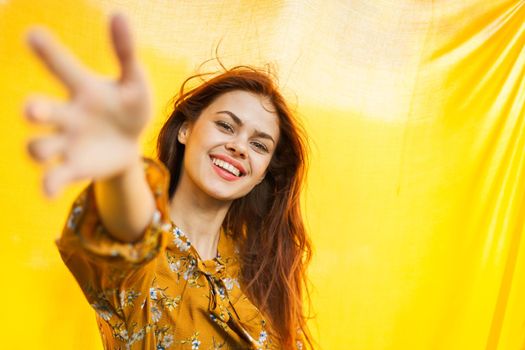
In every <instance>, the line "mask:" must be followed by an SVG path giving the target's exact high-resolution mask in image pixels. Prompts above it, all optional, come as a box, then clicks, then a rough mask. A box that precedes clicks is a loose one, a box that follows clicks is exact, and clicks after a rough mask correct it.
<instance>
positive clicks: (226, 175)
mask: <svg viewBox="0 0 525 350" xmlns="http://www.w3.org/2000/svg"><path fill="white" fill-rule="evenodd" d="M211 167H212V168H213V170H214V171H215V172H216V173H217V175H219V176H220V177H222V178H223V179H224V180H226V181H236V180H239V179H240V177H239V176H235V175H233V174H232V173H230V172H229V171H227V170H225V169H223V168H221V167H220V166H218V165H215V164H213V161H211Z"/></svg>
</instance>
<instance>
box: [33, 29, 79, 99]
mask: <svg viewBox="0 0 525 350" xmlns="http://www.w3.org/2000/svg"><path fill="white" fill-rule="evenodd" d="M27 41H28V44H29V46H30V47H31V49H32V50H33V51H34V52H35V54H36V55H37V56H38V57H39V58H40V59H41V60H42V62H43V63H44V64H45V65H46V67H47V68H48V69H49V70H50V71H51V72H52V73H53V74H54V75H55V76H56V77H57V78H58V79H60V80H61V81H62V82H63V83H64V84H65V85H66V86H67V88H68V89H69V90H70V91H71V92H74V91H76V90H77V88H78V86H80V84H81V82H82V81H83V80H84V79H85V77H86V76H87V72H86V70H85V69H84V68H83V67H82V65H81V64H80V63H79V62H78V61H77V60H76V59H75V58H74V57H73V55H72V54H71V53H70V52H69V51H68V50H67V49H66V48H65V47H64V46H62V45H60V44H59V43H58V42H57V41H56V40H55V39H54V38H53V36H52V35H51V34H50V33H48V32H47V31H45V30H44V29H42V28H36V29H32V30H31V31H30V32H29V33H28V35H27Z"/></svg>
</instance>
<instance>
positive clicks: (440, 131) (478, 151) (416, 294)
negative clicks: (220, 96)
mask: <svg viewBox="0 0 525 350" xmlns="http://www.w3.org/2000/svg"><path fill="white" fill-rule="evenodd" d="M116 9H119V10H121V11H123V12H125V13H126V14H127V15H128V17H129V18H130V20H131V22H132V25H133V28H134V32H135V34H136V38H137V44H138V48H139V54H140V57H141V59H142V60H143V62H144V63H145V64H146V66H147V69H148V71H149V73H150V77H151V82H152V85H153V86H154V89H155V94H156V103H157V109H156V119H155V121H154V122H153V123H152V124H151V126H150V128H149V129H148V130H147V132H146V133H145V135H144V151H145V153H146V154H150V155H151V154H152V150H153V146H154V140H155V136H156V134H157V132H158V130H159V127H160V125H161V124H162V122H163V118H164V116H165V115H166V111H167V108H166V106H167V104H166V103H167V101H169V99H170V98H171V97H172V96H173V95H174V93H175V91H176V90H177V89H178V88H179V86H180V84H181V83H182V81H183V80H184V78H185V77H187V76H188V75H189V74H190V73H192V72H193V70H194V69H195V68H196V67H197V66H198V65H199V64H200V63H201V62H203V61H205V60H206V59H209V58H211V57H212V56H213V52H214V49H215V47H216V46H217V44H218V43H219V42H220V48H219V53H220V55H221V57H222V59H223V61H224V62H225V63H226V64H227V65H233V64H255V65H258V64H263V63H266V62H273V63H275V64H276V65H277V66H278V67H279V76H280V82H281V86H282V87H283V89H284V91H285V94H286V95H287V96H288V97H289V98H290V101H292V103H293V104H294V105H296V106H297V107H298V110H299V113H300V115H301V116H302V118H303V120H304V121H305V124H306V126H307V129H308V131H309V134H310V137H311V144H312V162H311V163H312V166H311V173H310V178H309V182H308V188H307V191H306V200H305V202H304V207H305V212H306V216H307V220H308V224H309V227H310V229H311V233H312V236H313V240H314V244H315V248H316V255H315V258H314V261H313V264H312V268H311V274H310V278H311V280H312V283H313V285H314V293H313V304H314V308H315V311H316V313H317V318H316V320H315V321H313V322H311V327H312V329H313V332H314V335H315V337H316V339H317V341H318V342H319V343H320V344H321V346H322V347H323V348H324V349H358V350H361V349H364V350H385V349H386V350H390V349H396V350H397V349H443V350H455V349H457V350H465V349H469V350H470V349H480V350H481V349H485V350H489V349H498V350H523V349H525V237H524V219H525V168H524V167H525V164H524V162H525V154H524V149H525V135H524V132H525V124H524V123H525V109H524V108H525V107H524V106H525V79H524V78H525V76H524V75H525V68H524V67H525V48H524V45H525V1H523V0H438V1H423V0H419V1H417V0H396V1H391V0H373V1H372V0H349V1H335V0H333V1H326V0H310V1H256V0H251V1H248V0H246V1H227V0H217V1H213V0H207V1H204V0H199V1H160V0H155V1H139V0H135V1H131V0H130V1H125V0H118V1H117V0H112V1H102V0H92V1H62V0H53V1H51V0H49V1H28V0H0V89H1V91H2V93H1V95H0V101H1V108H2V116H1V121H2V122H1V124H0V126H1V128H2V131H1V132H2V137H1V138H0V140H1V145H0V146H1V147H0V152H1V164H2V171H1V175H0V176H1V185H0V198H1V207H0V209H1V217H2V221H3V223H4V229H3V233H2V234H1V235H0V247H1V255H0V263H1V266H2V288H1V289H0V298H1V300H2V302H3V307H2V315H1V324H0V329H1V333H2V340H3V345H2V346H1V347H2V348H3V349H30V348H37V349H100V348H101V342H100V340H99V335H98V330H97V328H96V325H95V320H94V313H93V311H92V310H91V309H90V307H89V305H88V304H87V302H86V301H85V300H84V297H83V295H82V294H81V291H80V289H79V288H78V286H77V285H76V284H75V282H74V280H73V278H72V276H71V275H70V274H69V272H68V271H67V269H66V267H65V266H64V265H63V264H62V262H61V260H60V258H59V255H58V253H57V250H56V248H55V246H54V243H53V240H54V238H55V237H57V235H58V233H59V231H60V229H61V227H62V225H63V222H64V220H65V215H66V211H67V209H68V207H69V205H70V203H71V201H72V199H73V197H74V196H75V195H76V194H77V193H78V191H79V190H80V189H81V187H82V186H83V185H84V184H78V186H76V187H74V188H71V189H69V190H68V191H67V192H66V193H64V194H63V195H62V196H61V197H60V198H59V199H58V200H56V201H53V202H50V201H47V200H45V199H44V198H43V197H42V195H41V192H40V182H39V181H40V176H41V172H40V171H39V169H38V167H37V166H36V165H34V164H32V163H31V162H30V161H29V160H28V157H27V155H26V154H25V152H24V140H25V139H26V138H27V137H28V135H29V134H30V132H31V131H30V129H29V128H28V126H27V125H26V124H25V123H24V122H23V121H22V118H21V113H20V110H21V106H22V103H23V100H24V97H25V96H26V95H27V94H28V93H29V92H31V91H33V92H45V93H50V94H54V95H57V96H62V97H64V96H65V95H64V94H65V93H64V90H63V89H62V88H61V87H60V85H59V84H58V83H57V82H56V81H54V80H53V79H51V78H50V75H49V74H48V73H47V72H46V71H45V70H44V69H43V67H42V66H41V65H39V64H38V62H37V61H36V60H35V59H34V58H33V57H32V56H31V55H30V54H29V50H28V49H27V48H26V47H25V45H24V42H23V38H24V33H25V31H26V29H27V28H28V26H30V25H31V24H42V25H46V26H49V27H50V28H51V29H52V30H54V31H55V32H56V33H57V35H58V36H59V38H60V39H61V40H62V41H63V42H65V43H66V44H67V45H68V46H70V47H71V48H72V49H73V51H74V52H75V53H76V54H77V55H78V56H79V57H80V58H81V59H82V60H83V61H84V62H85V63H86V64H87V65H89V66H90V67H92V68H93V69H95V70H97V71H99V72H101V73H103V74H110V75H115V74H116V64H115V60H114V58H113V57H112V55H111V50H110V43H109V38H108V35H107V15H108V14H109V13H111V12H112V11H114V10H116ZM208 68H209V69H213V68H215V66H214V65H213V64H211V65H208Z"/></svg>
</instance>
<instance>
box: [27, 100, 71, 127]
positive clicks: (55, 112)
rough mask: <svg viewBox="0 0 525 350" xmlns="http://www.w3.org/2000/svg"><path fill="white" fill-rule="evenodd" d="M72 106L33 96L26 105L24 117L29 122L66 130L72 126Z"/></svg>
mask: <svg viewBox="0 0 525 350" xmlns="http://www.w3.org/2000/svg"><path fill="white" fill-rule="evenodd" d="M71 114H72V111H71V106H70V105H69V104H67V103H63V102H59V101H55V100H52V99H49V98H47V97H42V96H32V97H30V98H28V99H27V101H26V102H25V104H24V116H25V117H26V119H27V120H28V121H29V122H32V123H35V124H43V125H49V126H55V127H58V128H60V129H65V128H66V127H67V126H68V125H69V124H71Z"/></svg>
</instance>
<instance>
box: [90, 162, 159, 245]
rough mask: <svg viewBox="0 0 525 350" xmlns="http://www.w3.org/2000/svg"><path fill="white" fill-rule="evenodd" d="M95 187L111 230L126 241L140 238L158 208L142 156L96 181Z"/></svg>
mask: <svg viewBox="0 0 525 350" xmlns="http://www.w3.org/2000/svg"><path fill="white" fill-rule="evenodd" d="M94 190H95V199H96V204H97V208H98V210H99V215H100V217H101V220H102V222H103V224H104V226H105V227H106V228H107V230H108V232H109V234H110V235H111V236H113V237H114V238H116V239H118V240H120V241H123V242H135V241H137V240H139V239H140V238H141V236H142V233H143V232H144V230H145V228H146V227H147V225H148V224H149V222H150V221H151V218H152V217H153V212H154V211H155V200H154V197H153V193H152V192H151V189H150V187H149V185H148V182H147V181H146V176H145V173H144V168H143V164H142V161H141V159H140V158H138V159H137V162H135V163H134V164H133V165H131V166H130V167H129V168H127V169H126V170H125V171H124V172H122V173H121V174H119V175H116V176H114V177H112V178H108V179H104V180H99V181H95V182H94Z"/></svg>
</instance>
